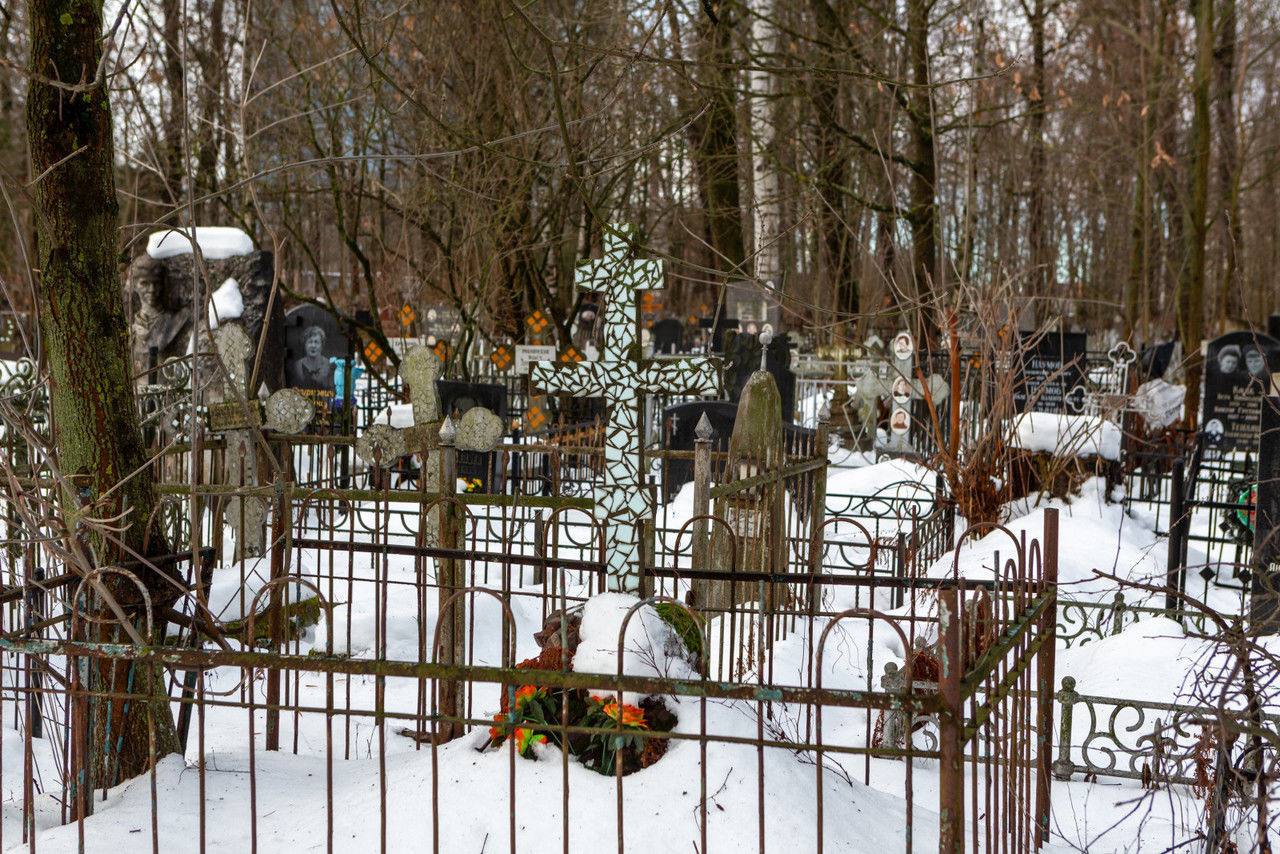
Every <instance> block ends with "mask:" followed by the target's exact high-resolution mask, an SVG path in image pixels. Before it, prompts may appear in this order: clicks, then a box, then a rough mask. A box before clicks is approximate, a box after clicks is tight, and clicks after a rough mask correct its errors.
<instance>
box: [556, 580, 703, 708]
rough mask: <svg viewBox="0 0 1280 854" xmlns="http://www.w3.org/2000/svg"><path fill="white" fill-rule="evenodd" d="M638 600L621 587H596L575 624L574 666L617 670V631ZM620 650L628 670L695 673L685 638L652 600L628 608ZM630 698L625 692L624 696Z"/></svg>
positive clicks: (681, 674)
mask: <svg viewBox="0 0 1280 854" xmlns="http://www.w3.org/2000/svg"><path fill="white" fill-rule="evenodd" d="M639 604H640V600H639V599H637V598H636V597H634V596H631V595H629V594H626V593H601V594H600V595H598V596H594V597H592V598H591V599H588V600H587V604H586V605H585V606H584V607H583V609H582V625H581V626H580V627H579V629H578V636H579V638H580V643H579V645H578V651H577V652H576V653H574V656H573V669H574V670H575V671H578V672H579V673H606V674H609V675H613V674H616V673H617V672H618V633H619V632H620V631H621V629H622V621H623V619H624V618H625V617H626V616H627V612H628V611H630V610H631V609H632V608H634V607H635V606H636V605H639ZM622 650H623V653H622V672H623V673H625V674H626V675H628V676H657V677H661V678H666V679H697V678H698V674H697V672H696V671H694V669H693V667H692V666H691V665H690V664H689V658H690V653H689V651H688V650H687V649H685V646H684V643H683V642H682V641H681V640H680V638H679V636H678V635H677V634H676V632H675V630H674V629H673V628H671V626H670V625H669V624H668V623H667V622H666V621H665V620H663V619H662V617H660V616H658V612H657V611H655V610H654V609H653V606H651V605H641V606H640V607H639V608H636V612H635V613H634V614H632V616H631V619H630V620H629V621H628V622H627V636H626V639H625V641H624V642H623V644H622ZM635 699H636V698H631V697H630V695H624V702H634V701H635Z"/></svg>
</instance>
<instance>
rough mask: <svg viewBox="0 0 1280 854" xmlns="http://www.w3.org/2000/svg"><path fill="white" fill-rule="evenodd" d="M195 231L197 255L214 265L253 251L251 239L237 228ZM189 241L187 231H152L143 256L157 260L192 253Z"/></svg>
mask: <svg viewBox="0 0 1280 854" xmlns="http://www.w3.org/2000/svg"><path fill="white" fill-rule="evenodd" d="M194 231H195V242H196V243H197V244H199V246H200V254H201V255H203V256H204V257H205V258H208V259H210V260H213V261H216V260H221V259H223V258H234V257H235V256H237V255H248V254H249V253H250V252H252V251H253V239H252V238H250V237H249V235H247V234H245V233H244V232H243V231H241V230H240V229H238V228H230V227H227V226H217V225H214V226H200V227H198V228H196V229H194ZM192 251H193V250H192V240H191V236H190V233H189V231H188V229H185V228H183V229H168V230H166V231H155V232H152V233H151V236H150V237H148V238H147V255H149V256H151V257H152V258H155V259H156V260H160V259H162V258H173V257H176V256H178V255H189V254H191V252H192Z"/></svg>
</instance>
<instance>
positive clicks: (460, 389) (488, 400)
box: [436, 380, 507, 492]
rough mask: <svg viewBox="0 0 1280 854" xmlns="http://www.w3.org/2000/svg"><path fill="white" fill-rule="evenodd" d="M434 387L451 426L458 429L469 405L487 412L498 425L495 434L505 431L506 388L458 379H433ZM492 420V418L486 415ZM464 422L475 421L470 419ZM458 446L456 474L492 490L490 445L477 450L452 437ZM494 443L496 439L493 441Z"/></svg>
mask: <svg viewBox="0 0 1280 854" xmlns="http://www.w3.org/2000/svg"><path fill="white" fill-rule="evenodd" d="M436 390H437V391H438V392H439V394H440V410H441V412H442V413H443V414H445V415H448V416H449V417H451V418H453V419H454V426H455V430H457V431H460V430H461V428H462V422H463V421H465V420H466V417H467V415H468V414H469V413H470V412H471V411H472V410H473V409H477V408H479V409H482V410H485V411H487V412H489V413H490V414H491V415H492V416H493V417H494V418H495V419H496V420H497V423H499V424H501V425H502V428H503V429H502V431H501V432H500V433H499V434H498V436H499V438H501V436H502V435H504V434H505V433H506V429H505V427H506V423H507V388H506V386H501V385H495V384H491V383H469V382H461V381H458V380H436ZM486 421H487V422H488V423H490V424H492V423H493V422H492V421H489V419H486ZM468 423H472V424H474V423H476V422H475V421H474V419H473V420H472V421H471V422H468ZM455 444H456V445H457V448H458V477H460V478H462V479H463V480H465V481H468V482H472V483H475V484H476V487H475V488H476V490H477V491H480V492H492V491H493V489H494V485H495V483H496V480H497V463H498V459H497V457H496V456H495V455H494V454H493V453H491V451H492V447H490V448H489V449H487V450H483V451H482V450H479V449H478V448H471V447H467V446H466V445H464V443H463V442H462V441H459V440H457V439H456V438H455ZM494 444H496V443H494Z"/></svg>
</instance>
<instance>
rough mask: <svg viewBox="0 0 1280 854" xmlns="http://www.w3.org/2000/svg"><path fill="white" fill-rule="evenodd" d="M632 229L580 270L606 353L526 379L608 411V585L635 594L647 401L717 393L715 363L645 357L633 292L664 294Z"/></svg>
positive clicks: (601, 513)
mask: <svg viewBox="0 0 1280 854" xmlns="http://www.w3.org/2000/svg"><path fill="white" fill-rule="evenodd" d="M634 231H635V227H634V226H631V225H623V226H616V227H614V228H612V229H610V231H609V232H608V233H607V234H606V236H605V242H604V258H602V259H600V260H599V261H588V262H584V263H583V264H581V265H580V266H579V267H578V275H577V278H576V280H575V283H576V284H577V286H578V287H579V288H582V289H583V290H587V291H603V292H604V293H605V310H604V350H603V352H602V353H601V354H600V359H599V360H598V361H595V362H571V363H558V362H534V363H533V364H532V365H530V369H529V381H530V383H531V384H532V385H534V386H536V387H539V388H542V389H545V390H546V391H548V392H568V393H570V394H573V395H574V396H576V397H602V398H604V399H605V400H606V401H607V402H608V404H609V405H610V413H609V424H608V427H607V429H606V431H605V445H604V458H605V464H604V476H603V481H604V482H603V483H601V484H599V485H598V486H596V488H595V491H594V495H593V498H594V499H595V518H596V520H597V521H598V522H599V523H600V525H601V526H602V527H603V528H604V538H605V561H606V564H607V566H608V573H609V586H610V587H611V588H613V589H620V590H635V589H636V588H637V587H638V586H639V580H640V573H639V563H640V521H641V519H642V518H643V517H644V516H646V515H648V514H649V513H651V512H652V510H653V501H652V497H651V496H650V494H649V490H648V489H647V488H646V486H645V483H644V478H643V476H642V473H643V459H642V455H643V451H644V440H643V437H642V436H641V429H642V412H643V409H642V407H643V403H644V395H646V394H653V393H656V392H665V393H667V394H673V395H688V394H702V395H705V394H714V393H716V391H717V390H718V389H719V360H717V359H677V360H662V361H655V360H647V359H642V358H641V354H640V344H639V336H638V327H639V325H640V312H639V310H638V307H637V301H636V292H637V291H648V290H659V289H661V288H662V262H661V261H637V260H635V259H634V258H632V252H631V242H630V239H629V238H630V236H631V235H632V234H633V233H634Z"/></svg>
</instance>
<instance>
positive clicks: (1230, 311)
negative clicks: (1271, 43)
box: [1213, 0, 1248, 319]
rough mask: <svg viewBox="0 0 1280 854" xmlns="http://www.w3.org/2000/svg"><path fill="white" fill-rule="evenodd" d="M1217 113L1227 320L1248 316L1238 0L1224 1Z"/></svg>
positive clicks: (1216, 62)
mask: <svg viewBox="0 0 1280 854" xmlns="http://www.w3.org/2000/svg"><path fill="white" fill-rule="evenodd" d="M1213 77H1214V80H1213V86H1214V89H1215V92H1214V108H1215V109H1214V112H1215V113H1216V118H1217V124H1218V139H1219V141H1220V145H1219V147H1218V193H1219V198H1221V200H1222V229H1223V235H1222V254H1223V271H1222V282H1221V289H1220V291H1219V293H1220V294H1221V297H1220V300H1219V312H1220V314H1221V315H1222V317H1223V318H1224V319H1232V318H1235V319H1243V318H1245V317H1246V315H1247V314H1248V312H1247V310H1246V307H1245V304H1244V289H1243V286H1242V284H1241V280H1240V260H1239V259H1240V252H1241V249H1242V248H1243V247H1242V246H1241V242H1242V241H1243V240H1244V229H1243V228H1242V226H1241V224H1240V132H1239V130H1238V128H1237V127H1236V0H1222V15H1221V22H1220V23H1219V25H1218V46H1217V48H1216V49H1215V50H1214V52H1213Z"/></svg>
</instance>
